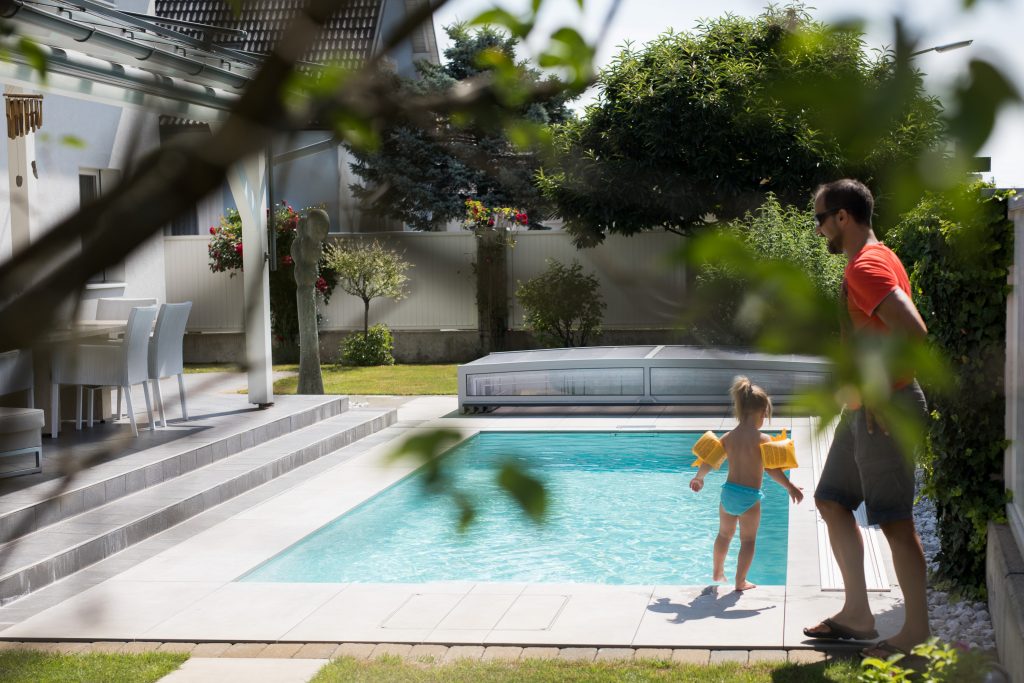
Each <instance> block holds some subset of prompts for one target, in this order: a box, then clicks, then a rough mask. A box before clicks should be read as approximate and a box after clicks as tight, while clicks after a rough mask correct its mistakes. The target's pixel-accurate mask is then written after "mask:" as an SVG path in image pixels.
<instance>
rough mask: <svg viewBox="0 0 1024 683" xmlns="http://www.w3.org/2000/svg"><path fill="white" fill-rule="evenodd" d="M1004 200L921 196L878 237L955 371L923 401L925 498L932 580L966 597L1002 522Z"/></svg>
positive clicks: (969, 189) (1008, 243)
mask: <svg viewBox="0 0 1024 683" xmlns="http://www.w3.org/2000/svg"><path fill="white" fill-rule="evenodd" d="M1006 197H1007V195H1006V194H1005V193H994V194H993V193H991V192H990V191H986V190H985V189H984V186H983V185H981V184H975V185H971V186H965V187H963V188H960V189H959V190H958V191H957V192H955V193H950V194H948V195H926V196H925V197H924V199H923V200H922V201H921V202H920V203H919V204H918V206H917V207H915V208H914V210H912V211H910V212H908V213H907V214H905V215H904V217H903V219H902V220H901V221H900V223H899V224H898V225H896V226H895V227H894V228H893V229H892V230H891V231H890V232H889V233H888V234H887V235H886V237H885V241H886V243H887V244H889V246H890V247H892V249H893V250H894V251H896V253H897V254H899V256H900V258H901V259H902V260H903V263H904V264H906V265H907V266H908V270H909V275H910V282H911V285H912V288H913V293H914V302H915V303H916V304H917V307H918V309H919V310H920V311H921V315H922V317H923V318H924V320H925V323H927V325H928V333H929V338H930V339H931V341H932V342H933V343H934V344H935V345H936V346H938V348H939V349H940V350H941V351H942V352H943V353H944V354H945V356H946V358H947V359H948V360H949V363H950V365H951V366H952V367H953V371H954V374H955V376H954V378H953V389H952V391H949V392H948V393H946V394H942V395H940V394H935V395H929V397H928V398H929V401H930V403H931V408H932V409H933V410H932V413H931V418H932V419H931V422H930V424H929V427H928V439H927V448H926V453H925V456H924V467H925V472H926V484H925V486H926V489H925V492H926V493H927V495H928V496H929V497H930V498H932V499H933V500H934V501H935V508H936V513H937V515H938V524H937V527H938V530H939V539H940V543H941V548H940V552H939V555H938V558H937V559H938V563H939V577H940V578H941V579H945V580H947V581H950V582H952V583H953V584H954V586H956V587H957V588H959V589H960V591H961V592H963V593H965V594H967V595H971V596H980V595H983V594H984V590H985V588H984V587H985V548H986V542H987V535H986V528H987V525H988V522H989V521H990V520H995V521H1004V520H1005V505H1006V502H1007V492H1006V488H1005V484H1004V480H1003V454H1004V451H1005V449H1006V445H1007V444H1006V440H1005V439H1006V432H1005V426H1004V417H1005V402H1004V391H1005V387H1004V383H1003V377H1004V375H1003V373H1004V368H1005V360H1006V359H1005V343H1006V297H1007V294H1008V293H1009V289H1010V288H1009V285H1008V284H1007V274H1008V273H1009V270H1010V267H1011V264H1012V259H1013V224H1012V222H1011V221H1009V220H1008V219H1007V216H1006ZM926 390H927V388H926Z"/></svg>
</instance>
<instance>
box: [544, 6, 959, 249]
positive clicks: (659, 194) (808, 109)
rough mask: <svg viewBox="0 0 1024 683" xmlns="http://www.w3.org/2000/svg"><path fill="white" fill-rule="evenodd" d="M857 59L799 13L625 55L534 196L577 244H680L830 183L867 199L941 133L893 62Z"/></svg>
mask: <svg viewBox="0 0 1024 683" xmlns="http://www.w3.org/2000/svg"><path fill="white" fill-rule="evenodd" d="M864 47H865V46H864V42H863V40H862V38H861V33H860V32H859V31H858V30H856V29H853V28H842V27H840V28H836V27H829V26H825V25H824V24H821V23H817V22H814V21H812V20H811V19H810V17H809V16H808V15H807V14H806V13H804V12H803V9H802V6H800V5H794V6H789V7H786V8H782V9H780V8H776V7H774V6H770V7H769V8H768V9H767V10H765V12H764V13H763V14H762V15H760V16H759V17H756V18H753V19H747V18H742V17H738V16H734V15H725V16H723V17H721V18H718V19H714V20H710V21H707V22H706V23H704V24H701V25H700V26H699V27H698V30H697V32H696V33H694V34H690V33H671V32H670V33H665V34H664V35H662V36H660V37H659V38H657V39H655V40H654V41H652V42H651V43H649V44H647V45H645V46H644V47H643V48H641V49H638V48H635V47H633V46H632V45H627V46H626V47H625V48H624V49H623V50H622V51H621V52H620V53H619V55H618V56H617V57H616V58H615V59H614V60H613V61H612V63H611V65H610V66H609V67H608V68H607V69H605V70H604V71H603V72H602V73H601V75H600V77H599V79H598V83H599V87H600V96H599V98H598V100H597V102H596V103H595V104H594V105H592V106H590V107H589V108H588V109H587V111H586V114H585V116H583V117H582V119H580V120H577V121H569V122H567V123H565V124H563V125H562V126H560V127H559V128H558V130H557V131H556V134H555V146H556V148H557V150H558V152H559V154H558V155H557V156H556V159H555V161H554V163H551V164H549V165H547V166H545V168H544V169H543V171H542V173H541V176H540V183H541V186H542V188H543V190H544V193H545V195H546V196H547V197H548V198H550V199H551V200H552V201H553V202H554V204H555V207H556V210H557V213H558V214H559V215H561V216H562V217H563V218H564V219H565V221H566V227H567V229H568V230H569V231H570V232H572V234H573V236H574V238H575V240H576V242H577V244H578V245H580V246H587V245H593V244H597V243H599V242H600V241H601V240H602V239H603V238H604V235H605V234H607V233H609V232H614V233H621V234H626V235H630V234H633V233H636V232H640V231H643V230H649V229H653V228H664V229H667V230H671V231H675V232H680V233H683V234H685V233H688V232H691V231H693V230H694V229H697V228H700V227H702V226H703V225H704V219H705V218H706V217H708V214H714V215H715V216H717V218H719V219H731V218H736V217H740V216H742V215H743V214H744V213H745V212H747V211H750V210H752V209H754V208H756V207H757V206H758V205H760V203H761V202H762V201H763V199H764V197H765V196H766V194H767V193H769V192H772V193H774V194H775V195H776V196H777V197H778V198H779V200H780V201H782V202H783V203H788V204H799V205H803V204H804V203H805V202H806V201H807V196H808V195H809V194H810V192H811V190H812V189H813V188H814V187H815V186H816V185H817V184H818V183H820V182H822V181H824V180H830V179H834V178H836V177H842V176H843V175H850V176H853V177H858V178H860V179H862V180H864V181H865V182H868V183H869V184H870V185H873V189H875V190H878V184H879V182H880V181H881V180H882V179H883V174H884V172H885V171H886V170H887V169H889V168H892V167H896V166H899V165H901V164H904V163H906V162H908V161H909V160H912V159H918V158H919V157H920V156H921V155H922V154H924V153H926V152H928V151H929V150H931V149H933V148H934V147H935V146H936V145H937V144H938V142H939V140H940V137H941V135H942V132H943V126H942V123H941V120H940V107H939V104H938V102H937V100H936V99H935V98H933V97H930V96H928V95H926V94H925V93H924V91H923V88H922V82H921V75H920V73H919V72H916V71H914V70H912V69H905V68H897V66H900V67H902V66H905V63H903V62H900V64H899V65H898V64H897V60H896V58H895V52H891V51H882V52H878V53H877V54H876V56H875V58H874V59H867V58H866V57H865V56H864ZM904 58H905V57H904ZM837 102H838V104H841V105H842V106H838V105H837ZM865 116H868V117H870V119H871V120H876V121H880V122H881V123H882V126H881V128H882V129H881V131H880V132H879V133H878V134H872V135H865V133H864V131H866V130H871V131H872V132H873V131H874V128H873V127H871V126H863V125H861V126H860V132H859V133H857V132H856V131H855V130H853V129H854V124H855V123H861V124H862V123H863V120H864V118H863V117H865ZM848 119H849V120H848ZM847 129H851V131H847ZM858 136H859V137H858Z"/></svg>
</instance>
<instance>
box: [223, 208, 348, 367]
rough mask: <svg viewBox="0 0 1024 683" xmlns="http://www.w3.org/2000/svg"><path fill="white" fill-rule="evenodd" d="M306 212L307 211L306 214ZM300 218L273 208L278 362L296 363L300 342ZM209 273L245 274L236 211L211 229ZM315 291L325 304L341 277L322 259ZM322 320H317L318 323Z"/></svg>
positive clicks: (274, 319) (273, 298)
mask: <svg viewBox="0 0 1024 683" xmlns="http://www.w3.org/2000/svg"><path fill="white" fill-rule="evenodd" d="M304 211H305V210H304ZM300 217H301V214H300V213H299V212H297V211H296V210H295V209H293V208H292V207H291V205H289V204H288V203H287V202H284V201H282V202H281V203H280V204H276V205H275V206H274V236H275V240H276V245H277V246H276V250H277V269H276V270H272V271H270V278H269V279H270V327H271V329H272V330H273V333H274V345H275V347H276V348H275V351H276V353H275V354H274V360H275V361H287V360H294V358H295V357H296V351H297V348H298V342H299V315H298V311H297V309H296V303H295V263H294V261H293V260H292V256H291V254H292V242H294V241H295V232H296V230H297V229H298V226H299V219H300ZM210 235H211V237H210V244H209V245H208V247H207V249H208V251H209V254H210V264H209V265H210V270H211V271H213V272H214V273H228V274H230V275H231V277H234V276H235V275H236V273H240V272H242V219H241V217H240V216H239V215H238V211H236V210H235V209H228V210H227V212H226V213H225V215H224V216H221V219H220V225H218V226H210ZM318 270H319V277H318V278H317V281H316V291H317V293H318V294H319V295H320V296H322V297H323V301H324V304H327V303H328V302H329V301H330V300H331V293H332V292H333V291H334V288H335V286H336V285H337V284H338V274H337V273H336V272H335V271H334V269H332V268H331V267H330V265H329V264H328V263H327V262H326V260H325V258H324V257H323V256H321V258H320V262H319V264H318ZM319 322H320V316H319V315H318V316H317V323H319Z"/></svg>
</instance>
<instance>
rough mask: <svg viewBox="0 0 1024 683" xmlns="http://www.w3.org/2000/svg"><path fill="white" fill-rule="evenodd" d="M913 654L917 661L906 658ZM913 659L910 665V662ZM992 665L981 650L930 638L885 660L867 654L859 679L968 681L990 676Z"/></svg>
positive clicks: (867, 681) (963, 682)
mask: <svg viewBox="0 0 1024 683" xmlns="http://www.w3.org/2000/svg"><path fill="white" fill-rule="evenodd" d="M910 658H913V659H916V660H917V661H916V662H913V661H911V662H908V661H906V660H908V659H910ZM909 663H914V664H915V667H914V668H911V667H910V666H909V665H908V664H909ZM992 668H993V666H992V664H991V662H990V661H989V660H988V658H987V657H986V656H985V655H984V654H981V653H980V652H971V651H966V650H959V649H957V648H955V647H952V646H951V645H949V644H947V643H942V642H940V641H939V640H938V639H937V638H931V639H929V640H928V642H925V643H921V644H920V645H918V646H916V647H915V648H914V649H913V650H911V653H910V657H905V656H903V655H897V656H894V657H890V658H889V659H888V660H886V661H883V660H881V659H877V658H875V657H868V658H866V659H865V660H864V661H863V662H862V664H861V672H860V675H859V676H857V680H858V681H862V682H863V683H874V682H875V681H877V682H878V683H882V682H883V681H886V682H892V681H949V682H950V683H952V682H953V681H957V682H962V683H966V682H968V681H978V682H979V683H980V682H981V681H984V680H988V679H987V677H986V674H987V673H988V672H989V671H990V670H991V669H992Z"/></svg>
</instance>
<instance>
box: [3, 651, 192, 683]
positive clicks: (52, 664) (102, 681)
mask: <svg viewBox="0 0 1024 683" xmlns="http://www.w3.org/2000/svg"><path fill="white" fill-rule="evenodd" d="M186 659H188V655H184V654H172V653H169V652H160V653H157V652H147V653H145V654H131V655H128V654H107V653H92V654H84V655H74V654H70V655H63V654H52V653H48V652H38V651H35V650H6V651H3V652H0V681H3V682H4V683H71V682H74V683H108V682H110V681H117V683H151V681H156V680H159V679H160V678H163V677H164V676H166V675H167V674H169V673H171V672H172V671H174V670H175V669H177V668H178V667H179V666H181V664H182V662H184V661H185V660H186Z"/></svg>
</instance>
